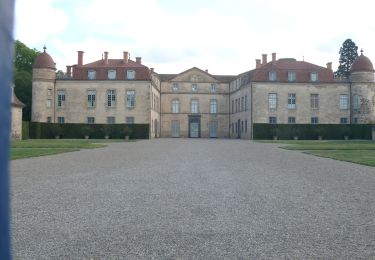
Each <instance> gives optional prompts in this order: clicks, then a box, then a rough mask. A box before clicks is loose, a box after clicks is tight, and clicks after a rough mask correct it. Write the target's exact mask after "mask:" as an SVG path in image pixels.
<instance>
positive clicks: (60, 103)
mask: <svg viewBox="0 0 375 260" xmlns="http://www.w3.org/2000/svg"><path fill="white" fill-rule="evenodd" d="M65 101H66V93H65V90H64V89H59V90H57V107H58V108H61V107H64V106H65Z"/></svg>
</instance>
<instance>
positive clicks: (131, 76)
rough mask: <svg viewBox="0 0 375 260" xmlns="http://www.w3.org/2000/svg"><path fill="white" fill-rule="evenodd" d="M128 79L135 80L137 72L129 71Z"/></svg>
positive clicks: (127, 72)
mask: <svg viewBox="0 0 375 260" xmlns="http://www.w3.org/2000/svg"><path fill="white" fill-rule="evenodd" d="M126 79H129V80H133V79H135V70H127V71H126Z"/></svg>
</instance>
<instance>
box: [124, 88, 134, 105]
mask: <svg viewBox="0 0 375 260" xmlns="http://www.w3.org/2000/svg"><path fill="white" fill-rule="evenodd" d="M126 107H128V108H135V90H126Z"/></svg>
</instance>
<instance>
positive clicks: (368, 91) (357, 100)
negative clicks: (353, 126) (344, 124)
mask: <svg viewBox="0 0 375 260" xmlns="http://www.w3.org/2000/svg"><path fill="white" fill-rule="evenodd" d="M352 111H353V112H352V121H353V122H358V123H364V124H368V123H375V84H374V83H353V84H352Z"/></svg>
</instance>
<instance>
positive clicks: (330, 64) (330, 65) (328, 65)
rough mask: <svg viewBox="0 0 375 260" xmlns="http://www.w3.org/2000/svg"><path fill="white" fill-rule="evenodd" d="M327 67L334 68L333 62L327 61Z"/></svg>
mask: <svg viewBox="0 0 375 260" xmlns="http://www.w3.org/2000/svg"><path fill="white" fill-rule="evenodd" d="M327 69H329V70H332V62H328V63H327Z"/></svg>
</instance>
